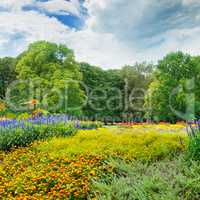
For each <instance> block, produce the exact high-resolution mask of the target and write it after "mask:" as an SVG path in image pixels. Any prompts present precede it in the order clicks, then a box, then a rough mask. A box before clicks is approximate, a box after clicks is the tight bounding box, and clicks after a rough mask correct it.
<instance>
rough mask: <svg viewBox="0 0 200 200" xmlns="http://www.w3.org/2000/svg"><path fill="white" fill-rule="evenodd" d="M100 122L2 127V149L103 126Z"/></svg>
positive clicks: (0, 138) (0, 134)
mask: <svg viewBox="0 0 200 200" xmlns="http://www.w3.org/2000/svg"><path fill="white" fill-rule="evenodd" d="M101 126H102V124H101V123H100V122H80V124H79V126H77V124H76V122H67V123H57V124H39V125H31V124H30V125H29V124H28V122H27V125H26V126H25V127H24V128H16V129H14V128H13V129H10V128H0V150H10V149H11V148H13V147H20V146H27V145H29V144H31V143H32V142H34V141H36V140H45V139H47V138H51V137H64V136H69V135H73V134H74V133H76V131H77V130H78V129H96V128H99V127H101Z"/></svg>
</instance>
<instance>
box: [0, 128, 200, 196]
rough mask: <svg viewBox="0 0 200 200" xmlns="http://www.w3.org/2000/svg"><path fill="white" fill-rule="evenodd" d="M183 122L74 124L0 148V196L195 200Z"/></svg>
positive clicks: (194, 165)
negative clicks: (65, 131)
mask: <svg viewBox="0 0 200 200" xmlns="http://www.w3.org/2000/svg"><path fill="white" fill-rule="evenodd" d="M188 143H189V140H188V136H187V132H186V127H185V124H176V125H170V124H158V125H153V124H151V125H149V124H140V125H133V126H106V127H96V128H94V129H90V130H88V129H84V130H83V129H79V130H77V132H76V133H75V134H73V135H68V136H63V135H61V136H57V135H56V136H52V137H48V138H46V139H45V140H37V141H34V142H33V143H31V144H28V145H26V146H24V147H18V148H12V149H10V150H9V151H5V150H4V151H3V150H2V151H1V152H0V196H1V199H106V200H107V199H119V200H121V199H127V200H129V199H130V200H132V199H133V200H152V199H155V200H166V199H168V200H179V199H180V200H198V199H199V198H200V193H199V191H200V187H199V184H198V182H199V175H200V165H199V164H198V161H195V160H192V159H191V160H189V161H188V159H187V157H188V155H187V149H188Z"/></svg>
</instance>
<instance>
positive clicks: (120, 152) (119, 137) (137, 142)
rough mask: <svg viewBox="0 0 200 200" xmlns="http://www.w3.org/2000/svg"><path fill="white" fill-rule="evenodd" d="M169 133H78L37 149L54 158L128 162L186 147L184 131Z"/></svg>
mask: <svg viewBox="0 0 200 200" xmlns="http://www.w3.org/2000/svg"><path fill="white" fill-rule="evenodd" d="M171 128H172V127H171ZM173 130H174V132H171V133H169V130H168V129H166V130H165V131H164V128H163V129H162V130H160V126H159V127H157V129H156V128H150V127H144V126H140V127H139V126H137V127H136V128H101V129H98V130H90V131H86V130H85V131H83V130H81V131H79V132H78V133H77V134H76V135H75V136H74V137H68V138H54V139H52V140H51V141H49V142H46V143H42V144H41V145H38V146H37V149H38V150H40V151H43V152H46V153H47V152H49V153H50V154H51V156H56V157H58V156H60V155H65V154H66V153H67V154H68V155H74V154H85V155H87V154H92V155H101V156H104V157H107V156H121V157H122V158H127V159H130V160H132V159H137V158H139V159H157V158H160V157H164V156H168V155H171V154H173V153H175V152H178V151H183V150H184V149H185V148H186V146H187V136H186V132H185V130H183V129H182V128H181V129H180V128H176V127H175V128H174V129H173Z"/></svg>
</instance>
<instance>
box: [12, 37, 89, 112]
mask: <svg viewBox="0 0 200 200" xmlns="http://www.w3.org/2000/svg"><path fill="white" fill-rule="evenodd" d="M16 72H17V80H19V81H20V82H19V84H18V85H17V90H18V91H20V92H19V95H15V96H14V97H15V102H20V103H23V102H26V101H28V100H30V99H31V98H32V99H38V100H39V101H40V103H41V106H42V107H44V108H46V109H47V110H50V111H54V112H67V113H70V114H80V112H81V105H82V103H83V101H84V97H85V95H84V92H83V91H82V90H81V88H80V81H81V80H82V74H81V73H80V70H79V65H78V63H77V62H76V61H75V59H74V54H73V51H72V50H70V49H68V48H67V47H66V46H64V45H57V44H54V43H50V42H46V41H39V42H35V43H33V44H31V45H30V46H29V47H28V50H27V51H25V52H23V53H22V54H21V55H20V56H19V59H18V62H17V65H16ZM16 92H17V91H13V94H16Z"/></svg>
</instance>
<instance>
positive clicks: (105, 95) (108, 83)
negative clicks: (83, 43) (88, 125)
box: [80, 63, 123, 121]
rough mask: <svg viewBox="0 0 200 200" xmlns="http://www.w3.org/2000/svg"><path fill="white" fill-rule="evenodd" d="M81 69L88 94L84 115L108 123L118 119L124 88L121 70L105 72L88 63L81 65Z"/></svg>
mask: <svg viewBox="0 0 200 200" xmlns="http://www.w3.org/2000/svg"><path fill="white" fill-rule="evenodd" d="M80 69H81V72H82V73H83V82H84V85H85V88H86V90H87V93H88V102H87V105H86V106H85V107H84V114H85V115H86V116H87V117H90V118H101V119H106V120H108V121H111V119H112V120H115V119H114V118H115V117H116V118H118V117H119V116H120V112H121V109H122V106H120V104H121V101H122V99H121V98H120V95H121V89H122V87H123V82H122V80H121V77H120V70H103V69H101V68H99V67H95V66H91V65H89V64H88V63H81V64H80Z"/></svg>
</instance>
